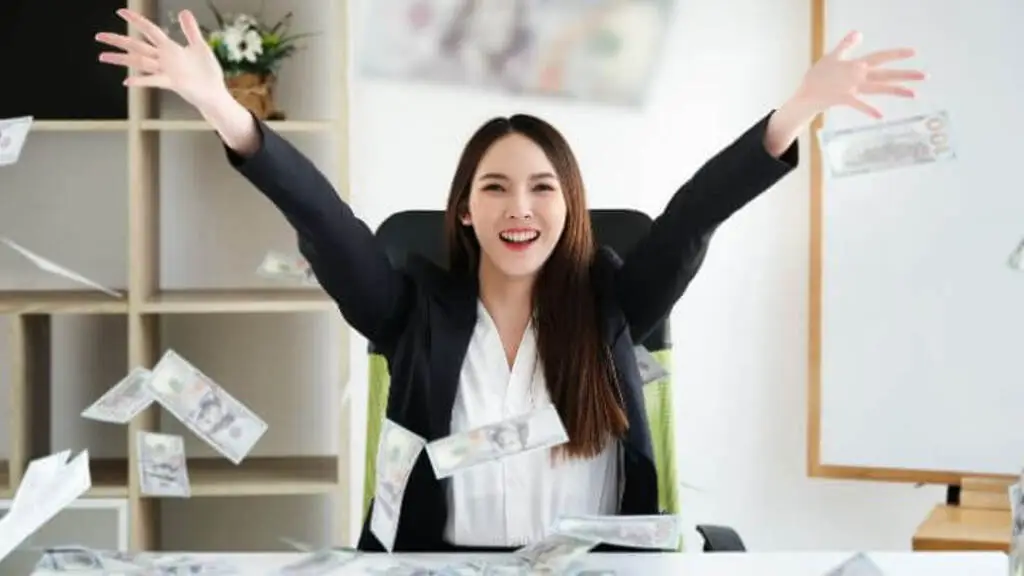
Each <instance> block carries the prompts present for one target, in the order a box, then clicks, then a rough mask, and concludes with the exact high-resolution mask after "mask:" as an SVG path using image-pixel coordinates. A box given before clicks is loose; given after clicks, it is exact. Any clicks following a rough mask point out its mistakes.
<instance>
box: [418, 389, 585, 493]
mask: <svg viewBox="0 0 1024 576" xmlns="http://www.w3.org/2000/svg"><path fill="white" fill-rule="evenodd" d="M568 441H569V434H568V433H567V432H566V431H565V426H564V425H563V424H562V419H561V418H560V417H559V416H558V411H557V410H556V409H555V407H554V405H551V404H549V405H547V406H545V407H543V408H540V409H538V410H535V411H533V412H530V413H529V414H524V415H522V416H517V417H515V418H510V419H508V420H503V421H501V422H495V423H494V424H488V425H487V426H482V427H480V428H476V429H473V430H470V431H468V432H463V433H460V434H453V435H451V436H446V437H444V438H441V439H440V440H435V441H433V442H431V443H429V444H427V456H429V457H430V464H431V465H432V466H433V467H434V474H435V475H437V478H438V479H441V478H447V477H449V476H451V475H453V474H455V473H456V472H459V471H461V470H465V469H468V468H471V467H473V466H477V465H480V464H484V463H487V462H493V461H495V460H498V459H501V458H507V457H509V456H513V455H516V454H523V453H525V452H532V451H533V450H541V449H544V448H551V447H554V446H558V445H560V444H565V443H566V442H568Z"/></svg>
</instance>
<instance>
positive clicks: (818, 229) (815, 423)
mask: <svg viewBox="0 0 1024 576" xmlns="http://www.w3.org/2000/svg"><path fill="white" fill-rule="evenodd" d="M810 2H811V65H813V64H814V63H815V62H817V61H818V60H819V59H820V58H821V57H822V56H824V55H825V53H826V52H828V51H829V50H830V48H831V46H828V45H826V42H827V40H828V39H827V38H826V19H825V11H826V4H827V0H810ZM823 122H824V118H823V115H820V114H819V115H818V117H816V118H815V119H814V122H813V123H812V124H811V133H810V136H811V139H810V142H811V146H810V170H809V172H810V179H811V182H810V193H811V194H810V252H809V256H810V266H809V270H810V273H809V279H808V280H809V286H808V289H809V290H808V294H809V302H808V304H809V308H808V330H807V333H808V343H807V344H808V346H807V351H808V358H807V475H808V476H809V477H811V478H827V479H833V480H868V481H883V482H910V483H915V484H945V485H951V486H952V485H960V484H961V483H962V481H963V479H964V478H968V477H970V478H1001V479H1007V480H1010V481H1013V480H1015V479H1016V476H1012V475H995V474H983V473H972V472H970V471H964V470H959V471H958V470H920V469H913V468H885V467H865V466H845V465H838V464H829V463H827V462H823V461H822V459H821V428H822V422H821V390H822V378H821V356H822V354H821V352H822V339H821V336H822V331H821V327H822V315H823V310H822V305H821V303H822V290H821V289H822V259H823V236H822V231H823V228H824V221H823V217H822V205H823V202H822V195H823V194H824V193H825V179H824V170H823V159H822V155H821V149H820V148H819V146H818V145H817V141H818V140H817V136H818V132H819V131H820V130H821V128H822V124H823Z"/></svg>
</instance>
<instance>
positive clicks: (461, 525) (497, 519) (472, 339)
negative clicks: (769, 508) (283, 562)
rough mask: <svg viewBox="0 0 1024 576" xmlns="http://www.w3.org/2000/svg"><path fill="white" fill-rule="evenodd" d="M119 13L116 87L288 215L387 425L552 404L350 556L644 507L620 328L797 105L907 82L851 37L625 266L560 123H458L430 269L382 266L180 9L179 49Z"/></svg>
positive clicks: (753, 167)
mask: <svg viewBox="0 0 1024 576" xmlns="http://www.w3.org/2000/svg"><path fill="white" fill-rule="evenodd" d="M121 14H122V16H123V17H124V18H126V19H127V20H129V21H130V22H131V23H132V24H133V25H134V26H137V27H138V28H139V29H140V30H141V31H142V33H143V35H144V36H145V38H146V40H145V41H142V40H139V39H134V38H128V37H125V36H123V35H117V34H100V35H99V36H98V39H99V41H101V42H103V43H105V44H109V45H111V46H115V47H117V48H120V49H122V50H124V51H125V52H124V53H123V54H122V53H113V52H106V53H104V54H103V55H102V56H101V59H102V60H103V61H105V62H110V63H112V64H120V65H124V66H129V67H132V68H136V69H140V70H141V71H142V72H143V74H141V75H133V76H131V77H130V79H129V81H128V84H129V85H132V86H150V87H158V88H163V89H168V90H173V91H174V92H176V93H178V94H179V95H180V96H182V97H183V98H184V99H185V100H187V101H189V102H190V103H192V104H193V105H194V106H196V107H197V108H198V109H199V111H200V113H201V114H202V115H203V117H204V118H206V119H207V120H208V121H209V122H210V123H211V124H212V125H213V127H214V128H215V129H216V131H217V134H218V135H219V136H220V138H221V139H222V141H223V143H224V146H225V153H226V156H227V159H228V161H229V162H230V163H231V165H232V166H233V167H234V168H235V169H236V170H237V171H238V172H239V173H240V174H241V175H242V176H244V177H245V178H246V179H248V180H249V182H251V183H252V184H253V185H254V186H255V187H256V188H258V189H259V190H260V191H261V192H262V193H263V194H264V195H265V196H266V197H267V198H268V199H269V200H270V201H271V202H273V203H274V204H275V205H276V206H277V207H278V209H280V211H281V212H282V213H283V214H284V216H285V217H286V218H287V220H288V221H289V222H290V223H291V224H292V226H293V227H294V228H295V230H296V232H297V233H298V235H299V247H300V249H301V250H302V253H303V256H304V257H305V258H306V259H307V260H308V261H309V263H310V265H311V266H312V268H313V271H314V273H315V275H316V277H317V279H318V281H319V282H320V284H321V286H323V288H324V290H325V291H326V292H327V293H328V294H330V295H331V297H332V298H333V299H334V300H335V302H336V303H337V304H338V308H339V310H340V311H341V313H342V314H343V315H344V317H345V319H346V320H347V322H348V324H349V325H350V326H352V327H353V328H354V329H355V330H358V331H359V332H360V333H361V334H362V335H363V336H365V337H366V339H367V340H369V341H370V342H372V343H373V344H374V347H375V350H377V351H379V353H380V354H381V355H382V356H384V357H385V358H386V359H387V362H388V368H389V371H390V388H389V390H388V396H387V419H388V421H389V425H392V424H393V425H396V426H400V427H402V428H403V429H404V430H406V431H408V432H409V433H410V434H411V435H415V436H418V437H419V438H420V439H422V440H423V441H424V442H432V441H434V440H437V439H439V438H443V437H447V436H450V435H451V434H452V433H453V432H454V433H458V432H462V431H466V430H469V429H471V428H477V427H480V426H482V425H487V424H493V423H496V422H499V421H505V420H509V419H512V418H516V417H520V416H524V415H528V414H532V413H534V412H535V411H537V410H539V409H541V408H543V407H544V406H552V405H553V406H554V408H555V410H556V411H557V414H558V417H559V418H560V419H561V421H562V422H563V424H564V428H565V430H566V431H567V433H568V442H567V443H566V444H564V445H561V446H556V447H554V448H551V449H543V450H540V449H539V450H536V451H533V452H528V453H523V454H517V455H515V456H513V457H511V458H509V459H507V460H503V461H498V462H489V463H486V464H482V465H480V466H479V467H474V468H473V469H470V470H465V471H463V473H460V474H458V475H456V476H453V477H452V478H450V479H449V478H445V479H443V480H442V479H439V478H437V476H436V474H434V472H433V469H432V466H431V465H430V463H429V461H428V457H427V456H425V455H423V454H421V455H420V456H419V457H418V459H417V460H415V464H414V465H413V468H412V470H411V472H410V473H409V474H408V476H407V477H406V482H407V483H406V485H405V487H404V495H403V496H402V497H401V499H400V502H399V506H400V508H401V510H400V512H401V513H400V516H399V517H398V518H394V517H393V516H392V519H391V520H387V519H386V518H384V517H378V515H377V514H376V510H375V513H374V514H373V516H372V518H368V519H367V520H366V523H365V524H364V530H363V534H362V537H361V538H360V542H359V547H360V548H361V549H364V550H378V551H379V550H382V549H384V544H382V542H383V540H381V539H380V538H378V536H377V535H376V534H378V533H383V530H384V528H382V529H381V531H379V532H375V531H374V530H373V529H372V525H373V520H374V519H376V520H377V521H378V524H379V523H381V522H391V525H390V526H389V527H388V528H387V531H388V532H389V533H391V534H392V535H393V537H385V539H387V540H388V544H387V548H388V549H389V550H393V551H403V552H404V551H431V552H438V551H445V550H452V549H455V550H479V549H488V550H493V549H499V550H500V549H505V550H507V549H509V548H510V547H519V546H524V545H528V544H533V543H537V542H540V541H541V540H543V539H544V537H545V536H546V535H547V533H548V531H549V529H550V527H551V526H552V525H553V524H554V521H555V520H556V519H558V518H559V517H563V516H584V515H628V516H637V515H655V514H659V513H663V512H664V511H663V510H660V509H659V494H658V478H657V469H656V462H655V456H654V449H653V447H652V441H651V434H650V429H649V424H648V422H647V416H646V411H645V406H644V391H643V381H642V379H641V376H640V373H639V370H638V368H637V361H636V354H635V352H634V342H642V341H643V340H644V339H645V338H646V337H647V336H648V335H649V334H650V333H651V331H652V330H654V329H655V328H656V327H657V326H658V325H659V324H661V323H662V321H663V320H664V318H665V316H666V315H668V314H669V312H670V311H671V310H672V308H673V306H675V304H676V302H677V301H678V300H679V298H680V297H681V296H682V295H683V292H684V291H685V290H686V288H687V286H688V285H689V283H690V281H691V280H692V279H693V278H694V276H695V275H696V274H697V271H698V269H699V268H700V266H701V263H702V262H703V259H704V254H705V253H706V251H707V248H708V243H709V241H710V237H711V235H712V233H713V232H714V230H715V229H716V228H717V227H718V226H719V225H721V223H722V222H723V221H724V220H726V219H727V218H728V217H729V216H731V215H732V214H733V213H735V212H736V211H737V210H740V209H741V208H742V207H743V206H745V205H746V204H748V203H749V202H751V201H752V200H753V199H755V198H756V197H758V196H759V195H760V194H762V193H763V192H764V191H765V190H767V189H769V188H770V187H772V186H773V185H774V184H775V183H776V182H777V181H779V179H781V178H782V177H783V176H785V175H786V174H788V173H789V172H790V171H792V169H793V168H794V167H795V166H796V164H797V160H798V146H797V145H796V137H797V135H798V134H800V133H801V132H802V131H803V130H804V129H806V127H807V125H808V124H809V123H810V121H811V120H812V119H813V118H814V117H815V116H816V115H818V114H819V113H821V112H822V111H824V110H826V109H828V108H830V107H832V106H840V105H842V106H850V107H853V108H856V109H858V110H861V111H863V112H864V113H866V114H869V115H877V109H875V108H874V107H872V106H870V105H869V104H868V103H866V102H864V101H863V100H862V99H861V97H862V96H863V95H864V94H886V95H895V96H908V95H913V92H912V91H910V90H909V89H906V88H904V87H902V86H900V85H899V83H900V82H903V81H907V80H919V79H921V78H922V77H923V75H922V74H921V73H920V72H917V71H910V70H885V69H882V68H881V66H882V65H883V64H886V63H889V62H893V61H898V60H902V59H905V58H908V57H909V56H912V55H913V51H912V50H906V49H899V50H888V51H882V52H875V53H872V54H868V55H867V56H864V57H862V58H858V59H855V60H851V59H848V58H846V54H847V53H848V52H849V50H850V49H851V48H852V47H853V46H854V45H855V44H856V43H857V41H859V36H858V35H855V34H854V35H850V36H849V37H847V38H846V39H844V40H843V42H842V43H840V45H839V46H838V47H837V48H836V50H834V51H833V52H832V53H830V54H829V55H828V56H826V57H825V58H822V59H821V60H820V61H819V62H818V63H816V64H815V65H814V66H813V67H812V68H811V70H810V71H809V72H808V73H807V75H806V76H805V77H804V81H803V82H802V84H801V85H800V86H799V87H798V89H797V91H796V92H795V94H794V96H793V97H792V98H790V99H789V100H787V101H786V102H785V103H784V104H783V105H781V106H780V107H779V108H778V109H774V110H771V111H769V112H768V113H766V114H765V115H764V116H762V117H761V118H760V119H759V120H758V121H756V122H755V123H754V124H753V125H751V126H750V128H748V129H747V130H746V131H745V132H744V133H743V134H741V135H740V136H739V137H738V138H736V139H735V140H734V141H733V142H732V143H730V144H729V145H728V146H727V147H726V148H725V149H723V150H722V151H720V152H719V153H718V154H716V155H715V156H714V157H713V158H711V159H710V160H709V161H707V162H706V163H705V164H704V165H703V166H702V167H701V168H700V170H698V171H697V173H696V174H695V175H694V176H693V177H692V178H691V179H690V180H689V181H687V182H686V183H684V184H683V185H682V186H681V187H680V188H679V189H678V190H677V191H676V192H675V194H674V195H673V197H672V199H671V201H670V202H669V204H668V207H667V208H666V209H665V211H664V212H663V213H662V214H660V215H659V216H658V217H657V219H656V220H655V221H654V223H653V225H652V226H651V228H650V230H649V232H648V233H647V234H646V236H645V237H644V238H642V239H641V240H640V241H639V242H638V243H637V244H635V245H634V247H633V248H632V250H631V252H630V253H629V254H628V255H625V260H623V258H621V257H620V256H619V255H617V254H615V253H614V252H613V251H611V250H610V249H606V248H601V249H600V250H599V249H598V247H597V246H596V243H595V240H594V234H593V231H592V230H591V223H590V215H589V212H588V211H587V206H586V199H585V194H584V189H583V179H582V177H581V175H580V171H579V167H578V165H577V163H576V159H575V158H574V156H573V153H572V151H571V149H570V148H569V145H568V143H566V141H565V139H564V138H563V137H562V135H561V134H559V132H558V131H557V130H555V129H554V128H553V127H552V126H551V125H549V124H547V123H546V122H544V121H542V120H540V119H538V118H535V117H532V116H527V115H515V116H512V117H509V118H496V119H493V120H491V121H489V122H487V123H485V124H484V125H483V126H482V127H481V128H480V129H479V130H478V131H477V132H476V133H475V134H474V135H473V136H472V137H471V138H470V140H469V143H468V144H467V145H466V148H465V150H464V152H463V154H462V157H461V158H460V160H459V163H458V166H457V168H456V171H455V175H454V177H453V179H452V184H451V190H450V194H449V198H448V206H447V211H446V215H445V224H446V239H447V241H448V245H449V250H450V258H449V263H448V266H447V267H444V266H439V265H435V264H433V263H430V262H425V261H414V260H409V261H408V262H407V263H406V264H404V265H402V266H401V267H397V266H396V265H394V264H393V263H392V261H391V260H390V258H389V257H388V254H387V252H386V250H385V248H384V246H383V244H382V243H381V242H380V241H379V240H378V239H377V238H376V237H375V236H374V235H373V233H372V232H371V231H370V228H369V227H368V226H367V225H366V224H365V222H363V221H362V220H360V219H359V218H358V217H357V216H356V215H355V214H354V213H353V212H352V209H351V207H350V206H349V205H348V204H346V203H345V202H344V200H343V199H342V197H341V196H340V195H339V194H338V193H337V192H336V191H335V190H334V188H333V187H332V186H331V184H330V182H329V181H328V179H327V178H326V177H324V175H323V174H321V173H320V171H319V170H318V169H317V168H316V166H315V165H314V164H313V162H311V161H310V160H309V159H308V158H306V157H305V156H303V155H302V154H301V153H300V152H299V151H298V150H297V149H296V148H295V147H294V146H292V145H291V144H290V143H288V142H287V141H286V140H285V139H284V138H283V137H281V135H280V134H278V133H276V132H275V131H274V130H272V129H271V128H270V126H268V125H267V124H266V123H264V122H262V121H259V120H255V119H254V118H253V116H252V115H251V114H250V113H248V112H247V111H246V110H245V109H244V108H242V107H241V106H240V105H239V104H238V103H237V102H235V101H234V100H233V99H232V98H231V97H230V95H228V94H227V92H226V90H225V87H224V83H223V80H222V71H221V70H220V68H219V66H218V63H217V60H216V58H214V57H213V55H212V53H211V52H210V49H209V47H208V46H206V44H205V42H204V41H203V39H202V36H201V33H200V31H199V29H198V26H197V24H196V22H195V19H194V17H193V16H192V15H191V13H189V12H187V11H186V12H183V13H182V14H181V15H180V20H181V24H182V29H183V30H184V32H185V35H186V37H187V39H188V45H187V46H181V45H178V44H176V43H175V42H173V41H171V40H170V39H168V38H167V36H166V35H165V34H164V33H163V31H161V30H160V29H159V28H157V27H156V26H154V25H153V23H152V22H150V21H148V20H146V19H145V18H143V17H141V16H139V15H138V14H135V13H133V12H130V11H122V12H121ZM513 248H514V249H513ZM549 410H550V408H549ZM385 448H386V447H385ZM386 452H387V450H381V451H379V453H386ZM379 470H380V468H378V471H379Z"/></svg>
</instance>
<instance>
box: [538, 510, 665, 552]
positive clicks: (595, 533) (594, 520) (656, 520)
mask: <svg viewBox="0 0 1024 576" xmlns="http://www.w3.org/2000/svg"><path fill="white" fill-rule="evenodd" d="M554 531H555V533H558V534H565V535H568V536H574V537H576V538H582V539H586V540H594V541H596V542H602V543H605V544H611V545H613V546H625V547H629V548H645V549H650V550H674V549H676V548H678V547H679V539H680V538H681V537H682V525H681V523H680V521H679V518H678V517H677V516H670V515H661V514H659V515H649V516H576V517H565V518H560V519H558V521H556V522H555V528H554Z"/></svg>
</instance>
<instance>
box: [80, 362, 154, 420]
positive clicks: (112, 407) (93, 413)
mask: <svg viewBox="0 0 1024 576" xmlns="http://www.w3.org/2000/svg"><path fill="white" fill-rule="evenodd" d="M152 374H153V373H152V372H150V371H149V370H147V369H145V368H142V367H137V368H135V369H133V370H132V371H131V372H129V373H128V375H127V376H125V377H124V378H122V379H121V381H120V382H118V383H117V384H115V385H114V386H112V387H111V388H110V389H109V390H107V391H106V392H104V393H103V395H102V396H100V397H99V399H98V400H96V401H95V402H93V403H92V404H91V405H90V406H89V407H88V408H86V409H85V410H83V411H82V414H81V415H82V417H83V418H88V419H89V420H97V421H99V422H109V423H112V424H127V423H128V422H130V421H131V420H132V418H135V416H137V415H138V414H139V412H142V411H143V410H145V409H146V408H148V407H149V405H150V404H152V403H153V397H152V396H151V395H150V393H149V389H148V388H147V387H146V380H148V379H149V377H150V376H151V375H152Z"/></svg>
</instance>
